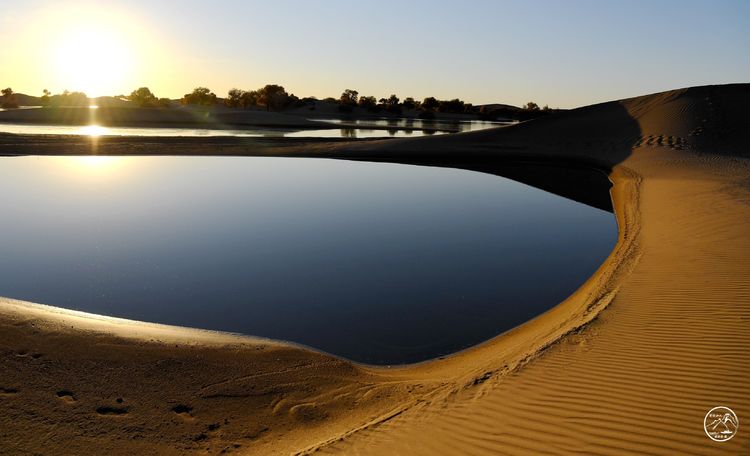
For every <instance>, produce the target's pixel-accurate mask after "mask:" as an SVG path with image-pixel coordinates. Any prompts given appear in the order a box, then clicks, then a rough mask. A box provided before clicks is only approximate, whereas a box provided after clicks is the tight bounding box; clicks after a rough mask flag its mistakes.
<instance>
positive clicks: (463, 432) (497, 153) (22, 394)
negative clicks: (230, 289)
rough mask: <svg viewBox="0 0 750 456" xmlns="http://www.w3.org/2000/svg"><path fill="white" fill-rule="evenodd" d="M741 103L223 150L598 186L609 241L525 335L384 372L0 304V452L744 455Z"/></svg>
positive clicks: (749, 175)
mask: <svg viewBox="0 0 750 456" xmlns="http://www.w3.org/2000/svg"><path fill="white" fill-rule="evenodd" d="M748 102H750V85H731V86H711V87H698V88H691V89H683V90H676V91H671V92H665V93H661V94H655V95H649V96H644V97H637V98H633V99H628V100H623V101H619V102H611V103H604V104H600V105H595V106H590V107H585V108H581V109H577V110H573V111H570V112H566V113H561V114H558V115H554V116H549V117H547V118H543V119H539V120H536V121H531V122H527V123H524V124H520V125H517V126H514V127H509V128H505V129H498V130H490V131H481V132H477V133H467V134H457V135H452V136H446V137H440V138H438V137H429V138H417V139H405V140H393V141H373V142H363V143H357V144H354V145H351V144H342V143H331V144H319V145H317V146H315V147H312V148H304V149H298V148H294V147H289V148H286V149H280V148H274V147H268V148H264V149H262V150H260V151H259V150H257V149H253V148H252V146H250V145H248V144H239V143H232V142H227V143H225V144H224V145H223V146H222V147H225V149H222V151H227V152H228V153H236V154H241V153H245V154H259V153H274V154H278V153H282V154H285V155H304V156H309V155H315V156H328V157H334V158H345V159H360V160H382V161H396V162H404V163H420V164H429V165H433V166H457V167H464V168H469V169H484V170H487V172H492V173H495V174H499V175H509V174H514V175H515V178H518V179H520V180H523V179H525V180H527V181H532V182H539V185H540V186H543V185H546V186H547V188H548V189H549V190H550V191H556V192H558V193H561V194H564V193H567V192H568V191H572V190H566V187H569V185H567V186H566V185H564V184H565V182H564V177H563V176H560V175H557V176H556V175H555V173H550V172H549V169H548V168H545V171H544V172H539V171H534V168H533V167H531V166H529V165H531V164H534V163H540V162H541V163H546V164H550V163H565V164H571V163H573V164H576V165H577V166H581V167H596V168H597V169H601V170H603V171H605V172H606V173H608V175H609V178H610V180H611V181H612V183H613V187H612V190H611V195H612V207H613V209H614V212H615V215H616V216H617V220H618V224H619V227H620V233H619V241H618V244H617V246H616V247H615V249H614V250H613V252H612V254H611V255H610V257H609V258H608V259H607V260H606V261H605V263H604V264H603V265H602V266H601V267H600V268H599V270H598V271H597V272H596V273H595V274H594V275H593V276H592V277H591V278H590V279H589V280H588V281H587V282H586V283H585V284H583V285H582V286H581V288H580V289H579V290H578V291H577V292H576V293H574V294H573V295H572V296H570V297H569V298H568V299H567V300H565V301H564V302H562V303H560V304H559V305H558V306H556V307H554V308H553V309H551V310H550V311H548V312H547V313H545V314H543V315H541V316H540V317H538V318H536V319H534V320H532V321H530V322H528V323H526V324H524V325H522V326H520V327H518V328H516V329H514V330H512V331H510V332H508V333H506V334H503V335H500V336H498V337H496V338H494V339H492V340H490V341H488V342H486V343H484V344H481V345H479V346H477V347H474V348H471V349H469V350H466V351H463V352H461V353H458V354H456V355H454V356H451V357H447V358H445V359H442V360H435V361H430V362H426V363H422V364H418V365H414V366H404V367H399V368H390V369H388V368H373V367H368V366H359V365H353V364H351V363H348V362H346V361H341V360H337V359H334V358H331V357H329V356H327V355H323V354H318V353H314V352H311V351H309V350H306V349H302V348H299V347H294V346H291V345H286V344H280V343H276V342H272V341H264V340H258V339H252V338H240V337H234V336H227V335H221V334H215V333H209V332H205V331H197V330H184V329H179V328H168V327H163V326H159V325H149V324H137V323H131V322H126V321H122V320H114V319H108V318H101V317H94V316H87V315H81V314H77V313H72V312H66V311H61V310H57V309H54V308H47V307H40V306H36V305H31V304H28V303H21V302H18V301H10V300H4V301H1V302H0V347H1V348H2V358H0V372H2V375H0V423H2V426H0V449H2V450H0V452H5V453H7V454H27V453H32V454H33V453H40V454H100V453H104V452H107V453H111V454H132V453H134V452H135V453H136V454H139V453H142V454H153V453H163V454H185V453H191V452H194V453H198V454H205V453H211V454H213V453H219V452H222V451H225V452H227V453H236V454H306V453H313V452H315V453H319V454H347V455H349V454H377V455H383V454H404V455H420V454H425V455H428V454H430V455H434V454H573V453H575V454H613V455H619V454H664V455H674V454H743V453H748V452H750V432H748V431H747V429H746V428H743V424H742V423H743V419H747V418H746V417H750V396H748V394H747V388H748V386H749V384H750V380H748V379H750V281H748V280H747V278H748V277H750V230H748V228H747V227H748V226H750V161H748V160H747V159H746V158H745V157H747V156H748V154H750V136H749V135H747V132H748V131H750V116H749V115H747V114H746V113H745V112H744V110H745V109H747V106H748V105H749V104H748ZM17 141H18V144H21V145H23V144H22V143H23V139H18V140H17ZM165 141H166V140H165ZM7 144H10V142H9V143H7ZM7 144H6V146H5V147H7V148H6V149H2V150H6V151H7V150H8V149H10V148H11V146H8V145H7ZM103 144H104V145H103V147H104V150H106V148H107V147H108V146H107V143H103ZM113 144H114V143H113ZM214 146H215V144H214ZM118 147H123V146H122V145H120V146H118ZM180 147H183V148H184V145H181V146H180ZM206 147H207V148H205V149H201V147H200V145H196V146H195V147H192V148H191V150H193V151H194V152H196V151H197V152H196V153H200V152H201V151H203V152H208V150H209V148H210V147H211V146H206ZM177 149H178V147H177V146H174V149H169V150H173V151H174V150H177ZM520 165H524V166H526V167H527V168H523V169H526V171H523V172H521V171H519V170H521V169H522V168H519V166H520ZM542 176H544V177H545V178H544V179H542ZM545 179H546V180H547V181H548V183H547V184H544V183H543V182H544V180H545ZM581 187H582V188H583V189H584V190H585V189H589V188H590V189H597V190H598V191H600V190H601V188H600V187H601V185H600V184H599V183H595V184H591V185H588V184H586V183H582V184H581ZM592 191H593V190H592ZM572 192H573V194H574V195H575V197H576V198H578V199H579V200H586V199H587V196H586V195H585V192H581V191H580V190H578V191H577V192H576V191H572ZM594 201H597V198H592V202H591V203H592V204H594ZM597 204H598V203H597ZM540 286H544V284H540ZM718 405H724V406H728V407H731V408H732V409H733V410H734V411H735V412H736V413H737V415H738V417H739V420H740V428H739V433H738V434H737V435H736V436H735V437H734V438H733V439H732V440H731V441H729V442H724V443H717V442H714V441H712V440H710V439H709V438H708V437H707V436H706V435H705V433H704V430H703V417H704V415H705V414H706V412H707V411H708V410H709V409H710V408H712V407H714V406H718ZM743 417H744V418H743Z"/></svg>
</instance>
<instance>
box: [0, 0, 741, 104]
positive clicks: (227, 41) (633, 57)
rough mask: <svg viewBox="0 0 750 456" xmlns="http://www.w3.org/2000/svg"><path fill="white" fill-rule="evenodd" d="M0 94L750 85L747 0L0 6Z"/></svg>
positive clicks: (597, 91) (166, 0)
mask: <svg viewBox="0 0 750 456" xmlns="http://www.w3.org/2000/svg"><path fill="white" fill-rule="evenodd" d="M0 43H2V44H0V85H2V86H3V87H7V86H10V87H12V88H13V89H14V90H15V91H16V92H23V93H29V94H40V93H41V91H42V89H44V88H47V89H50V90H51V91H52V92H54V93H57V92H60V91H62V90H63V89H69V90H83V91H86V92H87V93H88V94H89V95H116V94H120V93H129V92H130V91H132V90H133V89H135V88H137V87H139V86H144V85H145V86H148V87H150V88H151V89H152V90H153V91H154V92H155V93H156V95H157V96H168V97H172V98H176V97H179V96H181V95H182V94H184V93H186V92H189V91H190V90H191V89H192V88H193V87H195V86H198V85H204V86H208V87H209V88H211V89H212V90H213V91H214V92H216V93H217V94H218V95H220V96H223V95H225V94H226V91H227V90H228V89H230V88H232V87H239V88H243V89H254V88H258V87H260V86H262V85H264V84H266V83H278V84H281V85H283V86H285V87H286V88H287V90H288V91H290V92H293V93H295V94H296V95H298V96H300V97H302V96H310V95H312V96H317V97H325V96H338V95H339V94H340V93H341V92H342V91H343V90H344V89H346V88H351V89H356V90H358V91H359V92H360V93H361V94H363V95H375V96H376V97H378V98H380V97H383V96H387V95H389V94H391V93H396V94H397V95H399V96H400V97H402V98H403V97H406V96H413V97H415V98H417V99H421V98H424V97H426V96H436V97H438V98H455V97H458V98H461V99H464V100H466V101H468V102H472V103H475V104H480V103H492V102H500V103H510V104H516V105H518V104H523V103H525V102H527V101H530V100H533V101H536V102H537V103H539V104H540V105H544V104H549V105H550V106H552V107H562V108H567V107H575V106H580V105H586V104H590V103H594V102H599V101H606V100H611V99H617V98H624V97H629V96H636V95H642V94H645V93H651V92H656V91H661V90H667V89H672V88H677V87H685V86H693V85H703V84H714V83H727V82H750V1H745V0H736V1H730V0H724V1H721V0H715V1H690V0H681V1H668V0H661V1H660V0H649V1H639V0H628V1H614V0H551V1H541V0H536V1H534V0H525V1H521V0H519V1H500V0H487V1H480V0H476V1H456V0H452V1H440V0H409V1H405V0H377V1H376V0H373V1H369V2H365V1H356V0H325V1H324V0H319V1H306V0H296V1H291V0H273V1H270V0H265V1H250V0H246V1H240V0H236V1H231V0H212V1H205V0H200V1H198V0H183V1H176V0H174V1H173V0H133V1H125V0H113V1H107V2H104V1H99V2H93V1H88V2H87V1H66V0H0Z"/></svg>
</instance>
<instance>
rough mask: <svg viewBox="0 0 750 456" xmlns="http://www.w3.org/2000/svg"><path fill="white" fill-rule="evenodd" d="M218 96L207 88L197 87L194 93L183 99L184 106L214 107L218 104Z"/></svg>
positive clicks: (186, 95)
mask: <svg viewBox="0 0 750 456" xmlns="http://www.w3.org/2000/svg"><path fill="white" fill-rule="evenodd" d="M216 100H217V97H216V94H215V93H213V92H211V90H209V89H208V88H206V87H196V88H195V89H193V91H192V92H190V93H186V94H185V95H184V96H183V97H182V100H181V102H182V104H186V105H200V106H212V105H214V104H216Z"/></svg>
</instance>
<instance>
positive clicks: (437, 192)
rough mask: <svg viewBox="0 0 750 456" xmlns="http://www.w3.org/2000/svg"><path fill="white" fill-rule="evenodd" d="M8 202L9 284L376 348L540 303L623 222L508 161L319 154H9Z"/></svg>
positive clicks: (423, 351)
mask: <svg viewBox="0 0 750 456" xmlns="http://www.w3.org/2000/svg"><path fill="white" fill-rule="evenodd" d="M0 213H1V214H2V226H3V230H2V231H3V234H2V236H0V296H5V297H10V298H16V299H22V300H27V301H33V302H38V303H44V304H50V305H54V306H59V307H64V308H69V309H75V310H81V311H85V312H92V313H97V314H104V315H110V316H116V317H123V318H129V319H136V320H144V321H151V322H158V323H166V324H173V325H182V326H191V327H198V328H204V329H212V330H221V331H229V332H237V333H242V334H248V335H255V336H262V337H269V338H274V339H281V340H288V341H292V342H296V343H300V344H304V345H308V346H311V347H314V348H316V349H320V350H324V351H326V352H330V353H332V354H335V355H338V356H342V357H345V358H348V359H352V360H355V361H360V362H365V363H372V364H400V363H407V362H415V361H421V360H426V359H430V358H435V357H438V356H441V355H445V354H449V353H452V352H455V351H458V350H460V349H463V348H466V347H469V346H471V345H474V344H477V343H479V342H482V341H483V340H487V339H489V338H491V337H493V336H495V335H497V334H499V333H502V332H504V331H506V330H509V329H511V328H513V327H515V326H517V325H519V324H521V323H523V322H525V321H527V320H529V319H531V318H534V317H535V316H537V315H539V314H541V313H543V312H544V311H545V310H547V309H549V308H551V307H553V306H554V305H556V304H557V303H559V302H560V301H562V300H563V299H565V298H566V297H567V296H568V295H570V294H571V293H572V292H574V291H575V290H576V289H577V288H578V287H579V286H580V285H581V284H582V283H583V282H585V281H586V279H587V278H588V277H589V276H591V274H592V273H593V272H594V271H595V270H596V269H597V268H598V266H599V265H600V264H601V263H602V261H603V260H604V259H605V258H606V257H607V256H608V254H609V253H610V251H611V249H612V248H613V246H614V245H615V242H616V240H617V226H616V222H615V218H614V216H613V215H612V214H611V213H609V212H605V211H602V210H599V209H595V208H592V207H589V206H586V205H583V204H580V203H577V202H573V201H571V200H568V199H565V198H562V197H560V196H556V195H553V194H550V193H546V192H543V191H541V190H538V189H536V188H533V187H529V186H527V185H524V184H521V183H518V182H515V181H512V180H509V179H505V178H501V177H497V176H493V175H489V174H482V173H478V172H471V171H465V170H457V169H444V168H431V167H420V166H408V165H397V164H385V163H364V162H348V161H336V160H325V159H300V158H251V157H160V156H149V157H97V156H86V157H34V156H27V157H3V158H0ZM540 284H541V286H540Z"/></svg>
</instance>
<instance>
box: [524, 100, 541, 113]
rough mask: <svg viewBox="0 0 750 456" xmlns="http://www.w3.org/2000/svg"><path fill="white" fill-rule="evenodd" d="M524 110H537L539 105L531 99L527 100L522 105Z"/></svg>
mask: <svg viewBox="0 0 750 456" xmlns="http://www.w3.org/2000/svg"><path fill="white" fill-rule="evenodd" d="M522 109H524V110H526V111H539V105H538V104H536V103H534V102H533V101H529V102H528V103H526V104H525V105H523V108H522Z"/></svg>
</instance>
